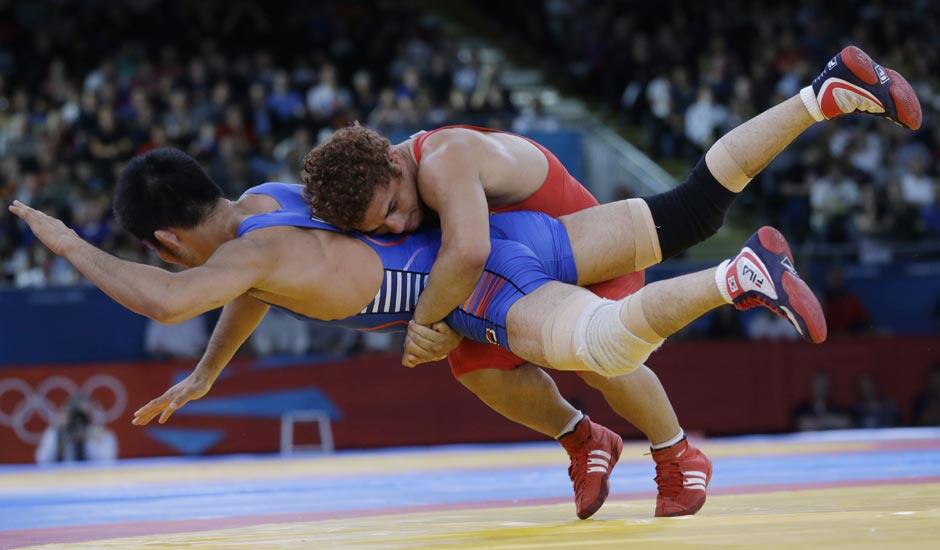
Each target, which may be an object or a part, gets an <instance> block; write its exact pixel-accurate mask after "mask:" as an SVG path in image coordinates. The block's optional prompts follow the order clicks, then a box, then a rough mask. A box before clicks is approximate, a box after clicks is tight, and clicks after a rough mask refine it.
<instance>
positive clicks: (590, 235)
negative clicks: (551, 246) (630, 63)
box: [560, 96, 815, 285]
mask: <svg viewBox="0 0 940 550" xmlns="http://www.w3.org/2000/svg"><path fill="white" fill-rule="evenodd" d="M814 123H815V121H814V120H813V117H812V116H810V114H809V111H807V110H806V107H805V106H804V105H803V102H802V100H801V99H800V97H799V96H794V97H792V98H790V99H788V100H786V101H784V102H783V103H780V104H779V105H777V106H775V107H772V108H771V109H769V110H767V111H765V112H763V113H761V114H760V115H757V116H756V117H754V118H752V119H750V120H748V121H747V122H744V123H742V124H741V125H740V126H738V127H736V128H735V129H733V130H731V131H730V132H728V133H727V134H726V135H725V136H723V137H722V138H721V139H719V140H718V141H717V142H715V144H714V145H712V147H711V149H709V151H708V153H707V154H706V155H705V163H706V164H707V166H708V169H709V171H710V172H711V174H712V175H713V176H714V177H715V179H717V180H718V182H719V183H720V184H721V185H723V186H724V187H725V188H727V189H729V190H731V191H733V192H735V193H738V192H741V191H742V190H743V189H744V187H745V186H746V185H747V182H749V181H750V179H751V178H753V177H754V176H756V175H757V174H758V172H760V171H761V170H762V169H763V168H765V167H766V166H767V165H768V164H769V163H770V161H772V160H773V159H774V158H775V157H776V156H777V155H778V154H780V152H781V151H783V150H784V149H785V148H786V147H787V146H788V145H789V144H790V143H792V142H793V140H794V139H796V138H797V137H798V136H799V135H800V134H801V133H803V131H805V130H806V129H807V128H809V127H810V126H811V125H812V124H814ZM560 220H561V221H562V223H564V224H565V228H566V229H567V231H568V238H569V239H570V241H571V248H572V250H573V251H574V258H575V264H576V265H577V266H578V284H579V285H589V284H594V283H598V282H601V281H607V280H610V279H612V278H614V277H618V276H620V275H625V274H627V273H632V272H634V271H637V270H639V269H643V268H644V267H648V266H650V265H654V264H655V263H658V262H659V261H660V260H661V256H660V257H659V258H656V255H655V254H651V253H650V252H649V247H648V246H646V247H644V243H646V239H647V238H648V235H649V234H650V231H652V232H653V234H652V235H653V236H652V238H653V240H657V237H656V234H655V231H656V229H655V227H652V226H651V223H652V218H644V217H642V216H639V215H637V212H636V209H635V206H634V207H633V208H631V205H630V204H629V203H628V201H618V202H614V203H610V204H604V205H601V206H596V207H594V208H589V209H587V210H582V211H580V212H575V213H574V214H569V215H567V216H563V217H561V218H560ZM655 248H658V242H656V243H655Z"/></svg>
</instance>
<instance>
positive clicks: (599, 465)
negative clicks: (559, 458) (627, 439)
mask: <svg viewBox="0 0 940 550" xmlns="http://www.w3.org/2000/svg"><path fill="white" fill-rule="evenodd" d="M558 442H559V443H561V445H562V446H563V447H564V448H565V450H566V451H568V456H569V457H570V458H571V465H570V466H568V477H570V478H571V481H572V483H573V484H574V503H575V507H576V509H577V513H578V517H579V518H581V519H587V518H589V517H591V516H592V515H594V512H596V511H598V510H599V509H600V507H601V506H603V504H604V501H606V500H607V494H608V493H609V492H610V472H612V471H613V469H614V466H615V465H616V464H617V460H619V459H620V451H621V450H623V440H622V439H621V438H620V436H619V435H617V434H615V433H614V432H612V431H611V430H608V429H607V428H605V427H604V426H601V425H600V424H595V423H593V422H591V419H590V418H588V417H587V416H585V417H584V418H583V419H582V420H581V422H579V423H578V425H577V427H575V430H574V431H573V432H571V433H570V434H568V435H565V436H562V437H561V438H560V439H559V440H558Z"/></svg>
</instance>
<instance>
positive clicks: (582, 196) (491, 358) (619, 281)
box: [413, 125, 644, 377]
mask: <svg viewBox="0 0 940 550" xmlns="http://www.w3.org/2000/svg"><path fill="white" fill-rule="evenodd" d="M448 128H465V129H468V130H475V131H477V132H500V131H499V130H491V129H489V128H481V127H479V126H466V125H457V126H444V127H441V128H436V129H434V130H431V131H428V132H424V133H422V134H420V135H418V136H417V137H416V138H415V140H414V144H413V147H414V155H415V161H416V162H417V164H418V166H420V165H421V146H422V145H423V144H424V141H425V140H426V139H428V138H429V137H430V136H431V135H432V134H434V133H435V132H437V131H439V130H446V129H448ZM504 133H508V132H504ZM519 137H523V139H525V140H526V141H528V142H529V143H531V144H532V145H535V146H536V147H538V149H539V151H541V152H542V154H544V155H545V159H546V160H547V161H548V174H547V175H546V176H545V181H544V182H542V186H541V187H539V188H538V190H537V191H536V192H535V193H533V194H532V195H531V196H530V197H529V198H527V199H525V200H524V201H522V202H518V203H516V204H510V205H507V206H500V207H499V208H491V209H490V212H493V213H499V212H512V211H514V210H534V211H537V212H544V213H546V214H548V215H550V216H553V217H556V218H557V217H560V216H564V215H566V214H571V213H573V212H577V211H579V210H584V209H585V208H590V207H592V206H597V204H598V202H597V199H595V198H594V195H592V194H591V193H590V191H588V190H587V188H585V187H584V186H583V185H581V183H580V182H579V181H578V180H576V179H575V178H574V176H572V175H571V174H569V173H568V170H567V169H565V166H564V165H563V164H562V163H561V161H560V160H558V157H556V156H555V155H554V154H552V152H551V151H549V150H548V149H546V148H545V147H543V146H542V145H541V144H539V143H537V142H535V141H532V140H531V139H528V138H525V137H524V136H519ZM643 282H644V276H643V272H642V271H639V272H637V273H631V274H630V275H625V276H623V277H617V278H616V279H612V280H610V281H606V282H603V283H599V284H596V285H591V286H589V287H587V288H588V289H589V290H591V291H592V292H593V293H594V294H597V295H598V296H601V297H603V298H609V299H611V300H619V299H621V298H624V297H626V296H628V295H630V294H632V293H634V292H636V291H637V290H639V289H640V288H641V287H642V286H643ZM447 360H448V361H449V362H450V368H451V370H452V371H453V373H454V376H457V377H460V376H461V375H463V374H465V373H468V372H473V371H476V370H481V369H500V370H511V369H514V368H516V367H518V366H519V365H522V364H523V363H525V360H524V359H521V358H519V357H516V356H515V355H513V354H512V353H509V352H508V351H506V350H504V349H502V348H500V347H498V346H493V345H487V344H481V343H479V342H474V341H471V340H468V339H466V338H464V339H463V340H461V342H460V344H459V345H458V346H457V348H456V349H454V350H453V351H452V352H450V355H448V356H447Z"/></svg>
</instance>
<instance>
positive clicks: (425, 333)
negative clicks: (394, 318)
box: [408, 323, 443, 353]
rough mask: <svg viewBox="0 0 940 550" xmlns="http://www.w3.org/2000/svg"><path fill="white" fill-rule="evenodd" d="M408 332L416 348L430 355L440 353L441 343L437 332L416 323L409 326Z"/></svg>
mask: <svg viewBox="0 0 940 550" xmlns="http://www.w3.org/2000/svg"><path fill="white" fill-rule="evenodd" d="M408 331H409V333H410V336H411V337H412V339H413V340H414V343H415V344H416V345H417V346H418V347H420V348H421V349H423V350H424V351H427V352H430V353H440V350H441V349H442V347H443V342H442V341H441V340H442V339H441V334H440V333H439V332H437V331H435V330H433V329H430V328H428V327H426V326H423V325H419V324H417V323H411V324H409V325H408Z"/></svg>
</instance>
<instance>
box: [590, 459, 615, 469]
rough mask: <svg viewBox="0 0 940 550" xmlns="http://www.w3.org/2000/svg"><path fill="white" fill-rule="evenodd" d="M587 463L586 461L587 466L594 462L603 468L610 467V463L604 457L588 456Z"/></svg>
mask: <svg viewBox="0 0 940 550" xmlns="http://www.w3.org/2000/svg"><path fill="white" fill-rule="evenodd" d="M587 463H588V466H590V465H592V464H596V465H598V466H603V467H605V468H610V463H609V462H607V460H606V459H603V458H589V459H588V462H587Z"/></svg>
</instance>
